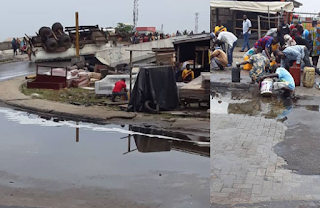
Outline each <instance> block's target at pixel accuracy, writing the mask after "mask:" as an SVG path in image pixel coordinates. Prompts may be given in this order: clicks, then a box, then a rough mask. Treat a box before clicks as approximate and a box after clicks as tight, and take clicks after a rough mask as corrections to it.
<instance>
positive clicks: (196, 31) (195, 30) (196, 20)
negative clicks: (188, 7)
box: [194, 12, 199, 34]
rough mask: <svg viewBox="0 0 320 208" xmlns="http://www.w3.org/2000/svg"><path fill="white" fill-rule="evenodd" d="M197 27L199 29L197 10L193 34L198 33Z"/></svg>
mask: <svg viewBox="0 0 320 208" xmlns="http://www.w3.org/2000/svg"><path fill="white" fill-rule="evenodd" d="M198 29H199V12H196V19H195V27H194V34H198Z"/></svg>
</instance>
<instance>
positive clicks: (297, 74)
mask: <svg viewBox="0 0 320 208" xmlns="http://www.w3.org/2000/svg"><path fill="white" fill-rule="evenodd" d="M289 72H290V74H291V75H292V77H293V79H294V83H295V85H296V86H300V81H301V69H300V66H297V65H293V66H292V67H290V69H289Z"/></svg>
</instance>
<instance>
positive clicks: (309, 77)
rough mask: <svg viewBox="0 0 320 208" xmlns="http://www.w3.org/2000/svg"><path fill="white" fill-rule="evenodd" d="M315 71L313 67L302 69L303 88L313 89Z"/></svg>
mask: <svg viewBox="0 0 320 208" xmlns="http://www.w3.org/2000/svg"><path fill="white" fill-rule="evenodd" d="M315 73H316V69H315V68H314V67H305V68H304V69H303V76H302V83H303V86H304V87H309V88H311V87H313V85H314V79H315Z"/></svg>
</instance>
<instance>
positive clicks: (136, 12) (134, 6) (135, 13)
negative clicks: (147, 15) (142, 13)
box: [133, 0, 139, 27]
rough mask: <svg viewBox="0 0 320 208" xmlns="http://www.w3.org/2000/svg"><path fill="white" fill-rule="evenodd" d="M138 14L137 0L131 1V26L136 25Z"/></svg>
mask: <svg viewBox="0 0 320 208" xmlns="http://www.w3.org/2000/svg"><path fill="white" fill-rule="evenodd" d="M138 16H139V0H134V2H133V26H134V27H136V26H137V23H138Z"/></svg>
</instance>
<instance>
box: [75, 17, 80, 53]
mask: <svg viewBox="0 0 320 208" xmlns="http://www.w3.org/2000/svg"><path fill="white" fill-rule="evenodd" d="M79 55H80V53H79V13H78V12H76V56H77V58H79Z"/></svg>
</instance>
